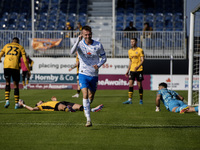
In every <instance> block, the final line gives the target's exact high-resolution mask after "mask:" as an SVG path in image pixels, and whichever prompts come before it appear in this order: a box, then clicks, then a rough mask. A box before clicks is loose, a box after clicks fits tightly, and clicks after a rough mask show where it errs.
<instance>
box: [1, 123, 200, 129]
mask: <svg viewBox="0 0 200 150" xmlns="http://www.w3.org/2000/svg"><path fill="white" fill-rule="evenodd" d="M1 125H36V126H47V125H48V126H84V124H68V123H53V122H42V123H41V122H32V123H24V122H16V123H11V122H1V123H0V126H1ZM93 125H94V126H113V127H132V128H200V125H135V124H93Z"/></svg>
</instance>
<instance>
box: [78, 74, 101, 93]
mask: <svg viewBox="0 0 200 150" xmlns="http://www.w3.org/2000/svg"><path fill="white" fill-rule="evenodd" d="M79 85H80V88H81V89H83V88H89V89H90V91H92V92H95V91H96V90H97V85H98V77H92V76H87V75H84V74H80V73H79Z"/></svg>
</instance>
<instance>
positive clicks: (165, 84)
mask: <svg viewBox="0 0 200 150" xmlns="http://www.w3.org/2000/svg"><path fill="white" fill-rule="evenodd" d="M159 86H163V87H164V88H167V83H165V82H162V83H160V84H159Z"/></svg>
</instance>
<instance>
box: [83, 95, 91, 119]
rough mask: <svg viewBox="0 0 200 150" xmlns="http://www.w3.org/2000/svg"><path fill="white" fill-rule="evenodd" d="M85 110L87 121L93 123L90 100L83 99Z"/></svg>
mask: <svg viewBox="0 0 200 150" xmlns="http://www.w3.org/2000/svg"><path fill="white" fill-rule="evenodd" d="M83 109H84V113H85V117H86V118H87V121H91V118H90V102H89V99H84V98H83Z"/></svg>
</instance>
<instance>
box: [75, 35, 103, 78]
mask: <svg viewBox="0 0 200 150" xmlns="http://www.w3.org/2000/svg"><path fill="white" fill-rule="evenodd" d="M78 40H79V38H78V39H77V42H76V43H75V45H74V46H73V47H72V49H71V53H72V54H73V53H74V52H75V51H76V50H77V52H78V57H79V63H80V66H79V73H80V74H84V75H87V76H98V70H96V69H95V68H94V67H93V65H97V66H98V67H99V68H100V67H101V66H102V65H103V64H104V63H105V62H106V54H105V51H104V48H103V45H102V44H101V43H100V42H98V41H95V40H93V43H92V44H91V45H87V44H86V43H85V40H84V39H83V40H81V41H80V42H79V43H78ZM76 44H78V45H76ZM100 57H101V60H100Z"/></svg>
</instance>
